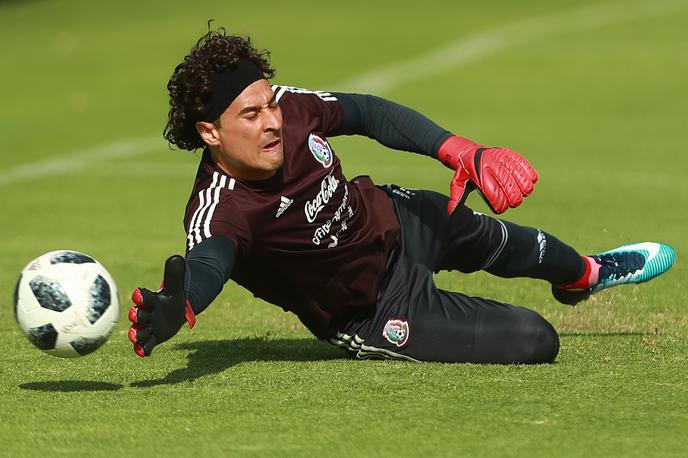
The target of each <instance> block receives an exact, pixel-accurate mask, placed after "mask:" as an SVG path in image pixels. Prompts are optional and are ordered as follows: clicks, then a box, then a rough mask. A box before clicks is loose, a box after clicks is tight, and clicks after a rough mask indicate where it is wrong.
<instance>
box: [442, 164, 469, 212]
mask: <svg viewBox="0 0 688 458" xmlns="http://www.w3.org/2000/svg"><path fill="white" fill-rule="evenodd" d="M468 180H469V176H468V172H466V171H465V170H464V169H463V168H460V169H459V170H457V171H456V173H454V177H453V178H452V180H451V182H450V183H449V203H448V204H447V213H448V214H450V215H451V214H452V213H454V210H455V209H456V207H458V206H459V205H461V204H463V203H464V202H465V201H466V198H467V197H468V191H470V190H471V188H470V187H469V186H468V185H470V182H469V181H468Z"/></svg>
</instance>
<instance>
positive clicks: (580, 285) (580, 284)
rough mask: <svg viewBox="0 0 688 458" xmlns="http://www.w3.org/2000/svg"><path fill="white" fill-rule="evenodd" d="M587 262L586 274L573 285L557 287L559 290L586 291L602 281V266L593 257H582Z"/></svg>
mask: <svg viewBox="0 0 688 458" xmlns="http://www.w3.org/2000/svg"><path fill="white" fill-rule="evenodd" d="M581 258H582V259H583V262H585V272H583V275H581V277H580V278H579V279H578V280H576V281H575V282H573V283H569V284H567V285H555V286H556V287H557V288H559V289H570V290H584V289H588V288H592V287H593V286H595V285H596V284H597V282H598V281H599V279H600V265H599V264H598V263H597V261H595V259H593V258H592V257H591V256H581Z"/></svg>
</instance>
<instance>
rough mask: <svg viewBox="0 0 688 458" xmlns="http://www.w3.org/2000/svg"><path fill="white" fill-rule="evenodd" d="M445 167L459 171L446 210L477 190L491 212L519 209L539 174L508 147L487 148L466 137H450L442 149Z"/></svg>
mask: <svg viewBox="0 0 688 458" xmlns="http://www.w3.org/2000/svg"><path fill="white" fill-rule="evenodd" d="M438 157H439V159H440V161H442V163H443V164H444V165H446V166H447V167H449V168H452V169H454V170H456V173H455V174H454V178H452V181H451V184H450V185H449V204H448V205H447V211H448V212H449V213H450V214H451V213H452V212H453V211H454V209H455V208H456V207H457V206H459V205H461V204H463V203H464V201H465V200H466V197H467V196H468V193H469V192H470V191H472V190H473V189H477V190H478V192H479V193H480V195H481V196H482V198H483V199H484V200H485V202H486V203H487V205H489V206H490V209H491V210H492V211H493V212H495V213H504V212H505V211H506V210H507V209H508V208H509V207H512V208H513V207H518V206H519V205H520V204H521V202H523V198H524V197H525V196H527V195H529V194H530V193H531V192H533V185H534V184H535V182H536V181H537V179H538V174H537V172H536V171H535V169H534V168H533V166H531V165H530V164H529V163H528V161H526V160H525V159H524V158H523V157H522V156H521V155H520V154H518V153H517V152H515V151H512V150H510V149H507V148H500V147H497V148H488V147H486V146H483V145H478V144H477V143H474V142H472V141H470V140H468V139H467V138H463V137H458V136H452V137H449V138H448V139H447V140H445V142H444V143H443V144H442V146H441V147H440V149H439V152H438Z"/></svg>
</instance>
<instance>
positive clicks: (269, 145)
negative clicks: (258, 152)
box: [263, 138, 282, 153]
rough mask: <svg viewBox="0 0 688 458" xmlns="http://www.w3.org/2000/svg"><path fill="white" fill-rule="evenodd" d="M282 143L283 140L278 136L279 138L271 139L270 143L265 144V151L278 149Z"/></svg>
mask: <svg viewBox="0 0 688 458" xmlns="http://www.w3.org/2000/svg"><path fill="white" fill-rule="evenodd" d="M281 143H282V140H281V139H279V138H277V139H275V140H273V141H271V142H270V143H267V144H266V145H265V146H263V151H265V152H267V153H270V152H274V151H277V149H278V148H279V146H280V144H281Z"/></svg>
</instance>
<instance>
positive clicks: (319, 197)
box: [304, 175, 339, 223]
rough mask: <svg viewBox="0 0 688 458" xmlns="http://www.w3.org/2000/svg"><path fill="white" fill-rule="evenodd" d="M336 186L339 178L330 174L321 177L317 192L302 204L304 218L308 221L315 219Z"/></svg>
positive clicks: (335, 189)
mask: <svg viewBox="0 0 688 458" xmlns="http://www.w3.org/2000/svg"><path fill="white" fill-rule="evenodd" d="M338 186H339V180H338V179H337V178H335V177H333V176H332V175H327V176H326V177H325V178H323V180H322V181H321V182H320V191H318V194H316V196H315V197H314V198H313V199H311V200H309V201H308V202H306V205H305V206H304V212H305V214H306V220H307V221H308V222H309V223H312V222H313V221H315V218H317V216H318V213H320V212H321V211H322V209H323V208H325V205H327V203H328V202H329V201H330V199H331V198H332V196H333V195H334V193H335V191H337V187H338Z"/></svg>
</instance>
